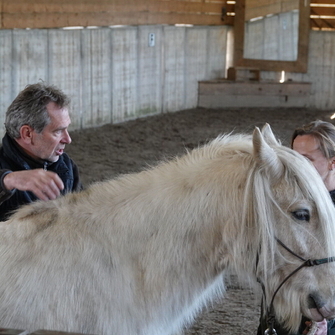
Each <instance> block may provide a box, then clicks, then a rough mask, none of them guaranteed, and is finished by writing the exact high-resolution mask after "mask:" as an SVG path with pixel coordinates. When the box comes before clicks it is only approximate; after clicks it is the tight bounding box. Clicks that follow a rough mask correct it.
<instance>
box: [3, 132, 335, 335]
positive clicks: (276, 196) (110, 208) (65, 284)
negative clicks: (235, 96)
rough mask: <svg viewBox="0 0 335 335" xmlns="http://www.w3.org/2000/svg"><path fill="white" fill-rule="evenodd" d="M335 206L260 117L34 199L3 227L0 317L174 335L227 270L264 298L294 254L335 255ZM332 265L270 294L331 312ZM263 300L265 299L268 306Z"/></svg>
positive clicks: (297, 309)
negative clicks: (257, 284) (126, 171)
mask: <svg viewBox="0 0 335 335" xmlns="http://www.w3.org/2000/svg"><path fill="white" fill-rule="evenodd" d="M334 228H335V210H334V206H333V204H332V202H331V200H330V197H329V194H328V192H327V190H326V189H325V186H324V184H323V182H322V180H321V178H320V177H319V175H318V174H317V172H316V171H315V169H314V168H313V167H312V165H311V164H309V163H308V162H307V161H306V159H304V158H303V157H302V156H300V155H299V154H297V153H295V152H293V151H292V150H291V149H289V148H286V147H284V146H282V145H280V143H278V142H277V141H276V139H275V138H274V136H273V134H272V131H271V129H270V127H269V126H266V127H265V128H264V129H263V132H260V131H259V129H258V128H256V129H255V131H254V134H253V136H252V137H251V136H247V135H243V134H242V135H227V136H222V137H219V138H217V139H215V140H213V141H212V142H211V143H209V144H207V145H205V146H203V147H200V148H198V149H195V150H193V151H191V152H189V153H187V154H186V155H185V156H183V157H180V158H176V159H174V160H172V161H170V162H165V163H161V164H159V165H158V166H157V167H154V168H151V169H148V170H146V171H142V172H140V173H138V174H130V175H125V176H122V177H120V178H118V179H116V180H111V181H106V182H101V183H97V184H94V185H92V186H91V187H89V188H88V189H87V190H85V191H83V192H81V193H77V194H69V195H67V196H65V197H62V198H59V199H57V200H55V201H49V202H36V203H34V204H32V205H28V206H25V207H23V208H21V209H20V210H18V212H17V213H15V214H14V215H13V216H12V218H11V219H10V220H9V221H7V222H4V223H1V224H0V326H1V327H7V328H20V329H28V330H30V331H32V330H36V329H53V330H62V331H68V332H80V333H89V334H108V335H135V334H136V335H168V334H173V333H175V332H177V331H180V330H181V329H182V327H183V326H184V325H185V323H189V322H190V321H191V320H192V318H193V317H194V316H195V315H196V313H197V312H198V311H199V310H200V309H201V307H202V306H203V305H204V303H206V302H207V301H208V300H209V299H211V298H213V297H216V296H217V295H218V294H221V293H222V292H223V291H224V289H225V287H224V275H225V274H226V272H227V270H229V269H232V270H234V272H235V273H238V274H239V275H240V276H242V277H245V276H249V277H250V279H251V280H254V281H256V279H257V278H258V279H259V280H260V281H262V282H263V284H264V286H265V292H266V296H267V297H268V300H270V299H271V297H272V295H273V293H274V291H275V290H276V288H277V287H278V285H279V284H280V283H281V282H282V281H283V280H284V278H285V277H286V276H287V275H288V274H289V273H291V272H292V271H293V270H294V269H296V268H297V267H298V266H299V265H300V264H301V263H302V262H301V261H300V260H299V259H298V258H297V257H295V256H294V255H292V254H291V253H289V252H288V251H287V250H286V249H285V248H283V247H282V246H281V245H280V244H278V243H277V240H276V239H279V240H281V241H282V242H283V243H285V245H287V246H288V247H289V248H290V249H292V250H293V251H294V252H295V253H297V254H298V255H299V256H301V257H303V258H306V259H307V258H323V257H328V256H331V255H335V238H334V232H333V231H334ZM334 278H335V263H328V264H323V265H320V266H318V267H308V268H307V267H306V268H303V269H301V270H300V271H298V272H297V273H296V274H294V276H292V277H290V278H289V279H288V280H287V281H286V282H285V284H284V285H283V287H282V288H281V289H280V290H279V292H278V294H277V296H276V298H275V299H274V309H275V312H276V316H277V318H278V319H279V321H281V322H285V324H286V326H287V327H288V328H290V329H292V330H295V329H296V328H297V326H298V325H299V321H300V317H301V314H304V315H305V316H307V317H309V318H311V319H313V320H316V321H320V320H322V319H323V318H324V317H326V318H333V317H335V304H334V296H335V285H334ZM267 304H269V301H267Z"/></svg>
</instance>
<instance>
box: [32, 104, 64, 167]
mask: <svg viewBox="0 0 335 335" xmlns="http://www.w3.org/2000/svg"><path fill="white" fill-rule="evenodd" d="M47 110H48V113H49V116H50V119H51V122H50V123H49V124H48V125H47V126H46V127H45V128H44V129H43V131H42V132H41V133H37V132H36V131H35V130H32V138H31V146H30V148H29V151H30V154H31V155H32V156H33V157H35V158H39V159H43V160H46V161H49V162H56V161H58V159H59V156H60V155H62V154H63V152H64V148H65V145H66V144H70V143H71V137H70V135H69V133H68V127H69V125H70V123H71V120H70V116H69V111H68V109H67V108H59V107H58V106H57V105H56V104H55V103H54V102H50V103H49V104H48V105H47Z"/></svg>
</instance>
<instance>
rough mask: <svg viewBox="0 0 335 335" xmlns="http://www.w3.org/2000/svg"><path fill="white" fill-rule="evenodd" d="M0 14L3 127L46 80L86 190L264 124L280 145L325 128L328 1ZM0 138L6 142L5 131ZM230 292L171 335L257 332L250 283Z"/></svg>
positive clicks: (19, 5) (330, 33)
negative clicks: (17, 104) (66, 107)
mask: <svg viewBox="0 0 335 335" xmlns="http://www.w3.org/2000/svg"><path fill="white" fill-rule="evenodd" d="M0 4H1V6H0V14H1V15H0V41H1V48H0V66H1V71H0V88H1V90H0V92H1V95H0V106H1V110H2V112H1V114H0V119H1V124H2V125H3V124H4V122H5V114H6V110H7V108H8V106H9V105H10V104H11V102H12V101H13V99H14V98H15V97H16V95H17V94H18V93H19V91H21V90H22V89H24V87H25V86H26V85H28V84H33V83H37V82H40V81H42V82H45V83H48V84H50V85H55V86H57V87H58V88H60V89H61V90H62V91H63V92H65V93H66V94H67V95H69V96H70V98H71V104H70V116H71V125H70V128H69V130H70V136H71V138H72V143H71V144H69V145H67V146H66V150H65V151H66V153H67V154H68V155H69V156H70V157H71V158H72V159H73V161H75V162H76V164H77V166H78V168H79V173H80V178H81V181H82V184H83V187H84V190H86V189H87V188H89V187H90V186H91V185H92V184H95V183H96V182H104V181H107V180H109V179H114V178H119V177H121V176H123V175H124V174H130V173H131V174H132V173H138V172H141V171H143V170H146V169H150V168H151V167H155V166H157V165H158V164H160V163H161V162H165V161H169V160H171V159H174V158H175V157H180V156H183V155H184V154H186V152H189V151H192V150H193V149H197V148H198V147H201V146H203V145H206V144H207V143H209V142H210V141H211V140H213V139H215V138H217V137H219V136H221V135H226V134H239V133H246V134H250V135H251V134H252V133H253V132H254V129H255V127H258V128H260V129H262V128H263V126H264V125H265V124H267V123H268V124H269V125H270V126H271V128H272V131H273V133H274V135H275V137H276V138H277V139H278V140H279V141H280V142H281V144H282V145H284V146H290V145H291V136H292V133H293V131H294V130H295V128H297V127H300V126H302V125H304V124H306V123H309V122H311V121H314V120H322V121H327V122H331V123H333V124H335V120H333V119H335V3H334V1H333V0H236V1H229V0H137V1H124V0H108V1H107V0H68V1H65V0H56V1H52V2H50V1H48V0H39V1H36V0H31V1H25V0H15V1H12V0H11V1H9V0H8V1H7V0H0ZM0 131H1V135H2V136H3V135H5V133H6V130H5V127H4V126H3V127H2V128H0ZM78 199H79V200H80V198H78ZM79 200H78V201H79ZM78 224H80V222H79V223H78ZM0 258H1V256H0ZM254 267H255V264H250V268H254ZM0 283H1V279H0ZM226 288H227V291H226V292H224V293H223V295H217V297H215V298H214V300H213V301H209V302H207V304H205V306H204V307H202V308H201V310H200V311H199V312H198V314H197V315H195V318H194V321H192V322H191V324H187V323H186V325H185V327H184V328H185V330H184V331H181V332H178V334H170V335H212V334H213V335H214V334H221V335H232V334H247V335H249V334H250V335H252V334H254V335H255V334H256V333H257V328H258V325H259V318H260V309H261V308H260V306H261V293H262V292H261V287H260V285H257V283H252V282H249V281H248V280H247V279H246V280H245V281H243V280H237V277H236V275H235V274H234V273H233V272H232V273H229V275H228V276H227V278H226ZM281 290H285V285H284V286H283V287H282V288H281ZM278 294H280V293H278ZM1 299H2V298H1V295H0V305H1ZM32 303H34V302H33V301H32ZM78 313H79V314H80V311H78ZM0 320H1V315H0ZM13 320H14V323H13V324H14V325H15V315H14V316H13ZM1 327H3V329H2V328H1ZM64 327H65V328H64ZM9 328H11V329H9ZM15 328H16V327H15V326H14V327H12V326H11V327H8V326H7V325H2V324H1V323H0V334H30V332H24V331H23V330H15ZM21 329H22V327H21ZM40 329H41V328H37V329H35V332H31V334H45V335H47V334H71V333H75V332H73V331H72V332H69V333H66V332H57V331H64V329H66V325H62V327H60V328H59V329H50V331H49V330H46V329H45V330H44V332H38V331H37V330H40ZM105 334H107V335H137V334H138V335H147V334H144V333H142V332H138V333H136V334H135V333H131V334H114V333H108V331H107V332H106V333H105ZM152 334H153V333H152V332H151V333H148V335H152ZM161 334H162V335H165V334H168V333H165V332H163V331H162V332H161ZM96 335H99V334H96ZM157 335H160V333H157Z"/></svg>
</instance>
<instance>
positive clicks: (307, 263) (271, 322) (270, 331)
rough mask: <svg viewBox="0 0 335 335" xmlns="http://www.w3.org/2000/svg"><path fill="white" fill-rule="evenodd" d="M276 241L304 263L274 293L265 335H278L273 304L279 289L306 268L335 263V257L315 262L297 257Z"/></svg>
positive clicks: (268, 311)
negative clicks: (275, 327)
mask: <svg viewBox="0 0 335 335" xmlns="http://www.w3.org/2000/svg"><path fill="white" fill-rule="evenodd" d="M276 241H277V242H278V244H279V245H281V246H282V247H283V248H284V249H285V250H287V251H288V252H289V253H291V254H292V255H293V256H295V257H297V258H299V259H300V260H301V261H303V263H302V264H301V265H300V266H299V267H297V268H296V269H295V270H294V271H292V272H291V273H290V274H289V275H288V276H287V277H286V278H284V280H283V281H282V282H281V283H280V285H279V286H278V287H277V289H276V290H275V292H274V293H273V296H272V299H271V302H270V305H269V307H268V308H267V311H266V321H267V326H268V328H267V329H266V330H265V332H264V335H276V334H277V332H276V330H275V329H274V322H275V313H274V307H273V302H274V299H275V296H276V294H277V293H278V291H279V289H280V288H281V287H282V286H283V285H284V283H285V282H286V281H287V280H288V279H289V278H291V277H292V276H293V275H294V274H295V273H297V272H298V271H299V270H301V269H302V268H303V267H305V266H316V265H321V264H326V263H330V262H334V261H335V257H328V258H320V259H313V260H312V259H304V258H303V257H301V256H299V255H297V254H296V253H295V252H293V251H292V250H291V249H290V248H288V247H287V246H286V245H285V244H284V243H283V242H282V241H281V240H279V239H278V238H276ZM261 285H262V290H263V295H264V297H265V287H264V285H263V284H262V283H261ZM264 300H265V299H264ZM265 301H266V300H265Z"/></svg>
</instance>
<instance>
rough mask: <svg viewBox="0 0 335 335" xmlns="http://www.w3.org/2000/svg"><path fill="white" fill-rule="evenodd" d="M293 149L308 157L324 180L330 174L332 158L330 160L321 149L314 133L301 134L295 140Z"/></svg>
mask: <svg viewBox="0 0 335 335" xmlns="http://www.w3.org/2000/svg"><path fill="white" fill-rule="evenodd" d="M292 148H293V150H295V151H297V152H299V154H301V155H303V156H305V157H306V158H308V159H309V160H310V161H311V162H312V164H313V165H314V167H315V168H316V170H317V171H318V172H319V174H320V176H321V177H322V179H323V181H326V179H327V178H328V176H329V170H330V168H331V160H328V159H327V158H326V157H325V155H324V154H323V153H322V152H321V150H320V149H319V142H318V140H317V139H316V138H315V137H314V136H312V135H299V136H297V137H296V138H295V139H294V141H293V146H292Z"/></svg>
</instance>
